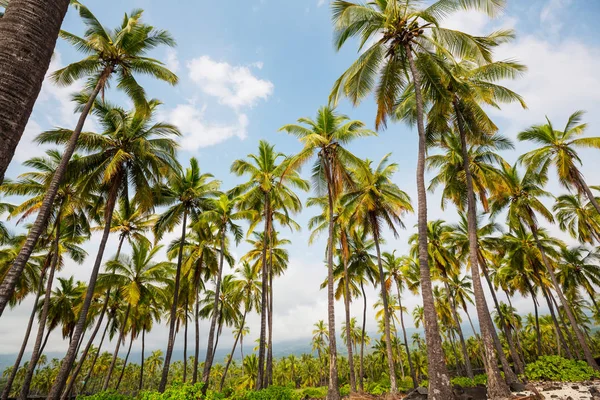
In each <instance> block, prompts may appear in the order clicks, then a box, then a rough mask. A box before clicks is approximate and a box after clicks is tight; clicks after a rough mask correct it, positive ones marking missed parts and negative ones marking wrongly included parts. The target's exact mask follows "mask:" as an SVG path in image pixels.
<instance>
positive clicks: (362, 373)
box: [358, 281, 367, 393]
mask: <svg viewBox="0 0 600 400" xmlns="http://www.w3.org/2000/svg"><path fill="white" fill-rule="evenodd" d="M360 290H361V291H362V295H363V319H362V330H361V340H360V368H359V370H360V372H359V375H360V377H359V380H358V382H359V387H360V391H361V393H362V392H364V391H365V387H364V376H365V365H364V355H365V330H366V324H367V294H366V293H365V286H364V285H363V283H362V281H361V282H360Z"/></svg>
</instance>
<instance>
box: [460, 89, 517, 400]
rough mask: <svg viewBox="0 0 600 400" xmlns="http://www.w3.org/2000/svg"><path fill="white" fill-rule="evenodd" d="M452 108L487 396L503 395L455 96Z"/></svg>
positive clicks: (507, 394)
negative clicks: (457, 133)
mask: <svg viewBox="0 0 600 400" xmlns="http://www.w3.org/2000/svg"><path fill="white" fill-rule="evenodd" d="M453 105H454V110H455V112H456V115H457V117H458V130H459V133H460V143H461V153H462V158H463V170H464V172H465V177H466V179H465V180H466V184H467V229H468V235H469V261H470V264H471V277H472V281H473V293H474V295H475V308H476V309H477V316H478V318H479V328H480V329H481V337H482V339H483V348H484V355H485V362H484V366H485V369H486V373H487V376H488V384H487V386H488V390H487V392H488V397H489V398H491V399H495V398H498V399H500V398H507V397H510V388H509V387H508V385H507V384H506V382H505V381H504V379H502V375H500V370H499V369H498V358H497V357H496V354H495V351H494V343H493V342H494V340H493V338H492V334H491V331H492V330H493V329H494V326H493V324H492V317H491V315H490V310H489V309H488V306H487V302H486V299H485V293H484V291H483V286H482V285H481V276H480V275H479V260H478V257H477V256H478V254H479V248H478V247H479V243H478V241H477V203H476V199H475V191H474V190H473V177H472V176H471V168H470V166H469V151H468V148H467V136H466V133H465V130H464V126H463V121H462V114H461V112H460V108H459V105H458V99H456V98H454V101H453ZM466 361H467V372H469V371H470V374H471V375H470V377H472V376H473V370H472V369H471V370H470V367H471V363H470V362H469V356H468V354H467V359H466Z"/></svg>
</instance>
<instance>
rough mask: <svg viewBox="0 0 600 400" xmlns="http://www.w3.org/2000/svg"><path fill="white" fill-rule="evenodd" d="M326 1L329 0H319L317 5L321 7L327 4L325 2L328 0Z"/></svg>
mask: <svg viewBox="0 0 600 400" xmlns="http://www.w3.org/2000/svg"><path fill="white" fill-rule="evenodd" d="M326 1H327V0H318V1H317V7H321V6H322V5H324V4H325V2H326Z"/></svg>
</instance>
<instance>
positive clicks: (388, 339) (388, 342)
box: [371, 216, 398, 395]
mask: <svg viewBox="0 0 600 400" xmlns="http://www.w3.org/2000/svg"><path fill="white" fill-rule="evenodd" d="M376 224H377V221H375V219H374V218H373V217H372V216H371V225H372V227H373V228H372V229H373V239H374V241H375V249H376V250H377V267H378V268H379V282H380V286H381V300H382V302H383V318H384V321H383V326H384V331H385V347H386V354H387V364H388V373H389V375H390V386H391V387H390V392H391V394H392V395H395V394H396V393H398V386H397V384H396V368H395V367H394V352H393V350H392V335H391V332H390V309H389V308H388V297H387V290H386V288H385V274H384V272H383V264H382V263H381V249H380V248H379V232H377V229H376V228H375V227H376V226H377V225H376Z"/></svg>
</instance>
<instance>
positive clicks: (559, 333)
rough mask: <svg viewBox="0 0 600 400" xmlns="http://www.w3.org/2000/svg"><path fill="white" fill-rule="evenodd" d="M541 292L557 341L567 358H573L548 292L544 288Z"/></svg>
mask: <svg viewBox="0 0 600 400" xmlns="http://www.w3.org/2000/svg"><path fill="white" fill-rule="evenodd" d="M538 279H541V278H538ZM540 282H541V281H540ZM541 290H542V295H543V296H544V299H546V304H547V305H548V310H549V311H550V316H551V317H552V322H553V323H554V327H555V328H556V333H557V336H558V339H559V341H560V343H561V345H562V347H563V348H564V350H565V353H566V354H567V357H568V358H574V357H573V353H572V352H571V349H570V347H569V345H568V344H567V341H566V340H565V337H564V335H563V332H562V329H561V328H560V324H559V323H558V319H557V318H556V314H555V312H554V306H553V305H552V300H551V299H550V297H549V296H548V292H547V291H546V290H545V288H544V287H541ZM571 347H573V342H571ZM573 351H575V348H573Z"/></svg>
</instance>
